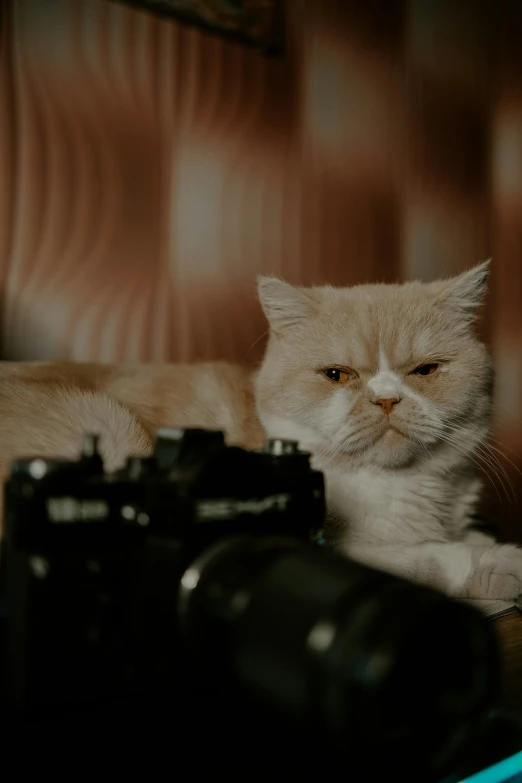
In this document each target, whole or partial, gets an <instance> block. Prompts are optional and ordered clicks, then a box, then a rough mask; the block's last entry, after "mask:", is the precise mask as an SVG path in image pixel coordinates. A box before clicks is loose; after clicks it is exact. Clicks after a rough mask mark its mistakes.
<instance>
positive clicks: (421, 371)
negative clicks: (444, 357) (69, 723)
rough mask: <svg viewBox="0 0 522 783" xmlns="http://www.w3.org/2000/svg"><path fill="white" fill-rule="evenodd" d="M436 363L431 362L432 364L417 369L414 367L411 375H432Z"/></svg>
mask: <svg viewBox="0 0 522 783" xmlns="http://www.w3.org/2000/svg"><path fill="white" fill-rule="evenodd" d="M438 366H439V365H438V364H437V362H433V363H432V364H421V365H420V366H419V367H416V368H415V369H414V370H413V372H412V375H433V373H434V372H435V370H437V369H438Z"/></svg>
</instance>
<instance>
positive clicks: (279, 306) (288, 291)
mask: <svg viewBox="0 0 522 783" xmlns="http://www.w3.org/2000/svg"><path fill="white" fill-rule="evenodd" d="M257 293H258V296H259V301H260V302H261V307H262V308H263V312H264V314H265V315H266V318H267V320H268V323H269V324H270V326H271V327H272V329H273V330H274V331H275V332H280V331H282V330H284V329H287V328H288V327H291V326H297V325H298V324H299V323H302V322H303V321H305V320H306V319H307V318H309V317H310V316H311V315H312V314H313V312H314V310H315V306H316V304H317V303H316V302H315V300H314V299H313V298H312V296H310V294H308V293H307V292H306V291H305V290H303V289H302V288H296V287H295V286H293V285H290V283H286V282H285V281H284V280H280V279H279V278H277V277H258V279H257Z"/></svg>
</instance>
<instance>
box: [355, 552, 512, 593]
mask: <svg viewBox="0 0 522 783" xmlns="http://www.w3.org/2000/svg"><path fill="white" fill-rule="evenodd" d="M345 553H346V554H347V555H348V556H350V557H353V558H354V559H355V560H359V561H360V562H363V563H365V564H367V565H370V566H373V567H374V568H378V569H381V570H383V571H388V572H390V573H393V574H396V575H397V576H402V577H404V578H406V579H411V580H412V581H415V582H419V583H420V584H425V585H428V586H430V587H435V588H436V589H439V590H442V591H443V592H445V593H447V594H448V595H451V596H453V597H455V598H478V599H494V600H503V601H512V600H515V599H516V598H518V597H519V596H521V595H522V549H521V548H519V547H517V546H515V545H514V544H496V543H489V542H488V543H486V542H485V543H478V540H477V543H472V541H471V540H470V541H469V542H468V541H455V542H448V543H424V544H416V545H414V546H404V547H370V546H354V547H348V548H347V549H345Z"/></svg>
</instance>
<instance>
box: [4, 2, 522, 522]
mask: <svg viewBox="0 0 522 783" xmlns="http://www.w3.org/2000/svg"><path fill="white" fill-rule="evenodd" d="M287 7H288V13H287V30H286V39H287V43H286V53H285V56H284V57H282V58H279V59H269V58H267V57H265V56H263V55H262V54H260V53H258V52H257V51H255V50H254V49H250V48H247V47H245V46H242V45H241V44H237V43H231V42H229V41H226V40H223V39H220V38H219V37H217V36H210V35H208V34H205V33H203V32H201V31H199V30H197V29H193V28H188V27H182V26H180V25H178V24H177V23H175V22H171V21H166V20H164V19H160V18H156V17H154V16H152V15H149V14H147V13H145V12H140V11H135V10H133V9H130V8H125V7H124V6H122V5H120V4H118V3H111V2H108V1H107V0H4V2H3V3H2V4H1V6H0V9H1V10H0V14H1V22H0V24H1V27H0V36H1V38H0V41H1V49H0V58H1V59H0V174H1V176H0V280H1V284H2V289H1V292H2V307H1V318H2V325H1V346H2V347H1V351H2V356H3V358H15V359H38V358H55V359H65V358H69V359H74V360H91V359H92V360H102V361H119V360H171V361H177V360H185V359H213V358H227V359H232V360H244V359H245V358H247V359H252V360H255V359H257V358H258V357H259V355H260V352H261V351H262V346H263V335H264V332H265V328H266V327H265V325H264V321H263V318H262V316H261V313H260V310H259V308H258V306H257V305H256V302H255V289H254V280H255V276H256V274H258V273H260V272H265V273H266V272H269V273H274V274H277V275H281V276H284V277H285V278H287V279H288V280H290V281H291V282H295V283H305V284H307V283H321V282H323V281H328V282H331V283H335V284H351V283H357V282H362V281H377V280H379V281H380V280H386V281H392V280H396V279H406V278H409V277H422V278H425V279H430V278H433V277H436V276H439V275H444V274H448V273H454V272H458V271H459V270H461V269H464V268H466V267H468V266H470V265H472V264H474V263H477V262H478V261H480V260H482V259H484V258H487V257H489V256H493V280H492V293H491V297H490V300H489V303H488V308H487V311H486V318H485V322H484V329H485V332H486V334H487V336H488V337H489V338H490V339H491V341H492V345H493V349H494V352H495V358H496V363H497V370H498V388H497V411H498V417H497V418H498V422H497V428H496V438H497V439H498V443H497V447H498V448H502V450H503V451H505V453H506V454H507V455H508V456H509V459H511V460H512V462H513V463H514V465H510V464H509V463H507V467H508V470H509V471H510V473H511V474H512V479H514V480H515V482H517V481H518V479H519V475H518V473H517V470H518V469H521V468H522V456H520V455H521V454H522V345H521V328H520V323H521V317H520V311H521V309H522V45H521V44H520V41H521V40H522V3H520V2H519V0H484V1H483V2H480V3H478V2H475V0H459V2H455V0H411V1H410V2H401V1H399V0H381V1H380V2H379V1H378V0H365V2H364V3H363V2H360V0H322V2H321V0H308V1H307V0H288V2H287ZM256 341H257V342H256ZM499 443H501V444H502V446H500V445H499ZM502 459H503V458H502ZM492 475H493V481H495V482H496V483H497V484H499V482H498V479H495V477H494V474H492ZM518 484H519V486H521V487H522V484H521V483H520V481H518ZM499 492H500V493H501V494H502V490H501V488H500V486H499ZM503 498H504V499H503V513H504V514H505V517H506V519H507V520H509V521H508V523H507V524H508V526H509V527H511V528H512V529H515V527H516V525H517V523H518V511H515V510H514V507H513V506H512V504H511V505H510V504H509V503H508V501H507V499H506V496H505V493H504V495H503Z"/></svg>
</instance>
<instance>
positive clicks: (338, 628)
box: [1, 429, 499, 780]
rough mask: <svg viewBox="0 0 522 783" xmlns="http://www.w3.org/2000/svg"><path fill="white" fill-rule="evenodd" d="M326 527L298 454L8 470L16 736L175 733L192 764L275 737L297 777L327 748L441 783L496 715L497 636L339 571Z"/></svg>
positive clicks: (468, 613) (7, 645) (428, 603)
mask: <svg viewBox="0 0 522 783" xmlns="http://www.w3.org/2000/svg"><path fill="white" fill-rule="evenodd" d="M324 511H325V509H324V480H323V476H322V474H321V473H319V472H318V471H315V470H312V468H311V467H310V459H309V455H308V454H307V453H304V452H302V451H300V450H299V449H298V447H297V445H296V444H295V443H293V442H289V441H284V440H269V441H267V442H266V444H265V447H264V449H263V450H261V451H259V452H254V451H246V450H243V449H241V448H238V447H230V446H227V445H226V444H225V441H224V437H223V434H222V433H221V432H213V431H205V430H196V429H189V430H182V429H162V430H160V431H159V432H158V436H157V440H156V445H155V450H154V453H153V455H152V456H150V457H147V458H138V457H133V458H130V459H129V460H128V462H127V464H126V466H125V467H124V468H123V469H122V470H120V471H117V472H114V473H107V472H105V471H104V469H103V464H102V460H101V457H100V456H99V454H98V451H97V439H96V437H94V436H88V437H86V439H85V446H84V451H83V454H82V456H81V458H80V459H79V460H77V461H68V460H61V459H42V458H39V457H34V458H32V459H24V460H18V461H16V462H14V463H13V465H12V471H11V475H10V478H9V480H8V481H7V484H6V488H5V538H4V542H3V552H2V569H1V573H2V579H3V582H4V593H5V602H6V616H7V617H6V621H5V628H4V640H3V650H4V661H3V667H2V668H3V674H4V688H3V690H4V709H5V710H7V713H8V715H9V716H10V718H9V719H10V722H11V723H13V722H15V723H16V725H22V724H23V725H24V726H28V725H44V724H47V725H49V724H51V723H53V725H54V724H55V723H56V722H58V723H60V722H61V725H66V726H68V728H69V729H70V730H77V731H79V732H80V734H81V729H80V728H79V727H81V726H85V725H86V723H87V724H88V725H91V726H92V725H93V723H95V725H96V726H97V727H98V730H99V731H101V727H102V726H106V727H112V728H111V731H112V737H113V738H114V727H115V726H117V727H118V730H121V731H122V732H123V733H124V735H125V737H126V741H127V742H129V741H130V739H129V738H130V737H131V736H135V737H136V743H137V744H143V741H144V740H143V738H144V735H145V734H146V733H147V732H148V735H149V738H150V737H152V736H153V737H154V738H155V742H156V745H157V744H158V732H161V731H166V727H167V726H171V725H173V724H175V725H177V726H178V729H177V735H176V736H177V737H178V743H180V744H181V746H182V747H183V743H184V742H185V741H188V739H187V737H189V736H193V734H192V728H193V727H194V726H197V731H198V732H199V733H200V734H201V736H202V737H207V738H208V737H212V738H213V739H214V742H216V741H218V740H217V738H219V737H221V741H222V742H225V741H226V742H227V743H230V741H231V736H233V738H234V741H235V742H236V744H239V746H240V747H241V748H242V749H243V751H245V749H246V748H250V749H251V752H255V748H256V746H257V745H258V743H259V741H260V740H259V737H260V734H259V731H258V729H257V728H256V729H254V727H259V726H262V727H263V728H262V735H261V736H262V737H263V742H264V745H265V748H266V747H267V746H268V747H269V749H270V752H271V753H272V754H274V753H275V754H276V755H277V753H278V752H285V753H286V755H287V757H289V756H290V757H291V758H292V759H293V760H294V770H295V769H296V767H295V763H296V756H298V757H299V759H300V762H301V764H304V765H305V767H306V769H308V770H310V766H309V764H310V754H311V753H313V749H314V748H317V746H318V744H319V745H320V747H321V748H322V753H324V752H325V750H326V749H328V752H331V753H341V754H346V753H349V757H350V767H351V768H352V769H354V768H355V767H358V768H359V778H358V779H360V780H363V779H365V778H364V775H363V774H362V770H363V768H364V769H365V770H376V769H377V768H380V766H384V767H385V768H388V766H389V765H390V764H395V765H399V766H398V767H397V768H401V765H402V768H403V776H404V762H405V759H407V760H408V763H407V766H408V767H411V768H412V769H415V765H417V770H416V772H415V774H416V775H417V777H416V778H415V775H414V778H415V779H417V780H421V779H422V780H428V779H431V778H430V777H429V776H430V775H435V777H433V780H438V779H439V778H440V774H442V771H443V770H445V769H446V768H449V766H451V765H453V764H454V762H455V759H456V758H457V756H458V754H459V753H460V752H461V751H462V749H463V748H464V747H465V746H466V743H467V742H468V741H469V740H470V737H472V736H473V734H474V732H476V731H477V730H478V728H479V727H480V726H481V725H482V723H483V721H484V719H485V717H486V716H487V715H488V713H489V711H490V709H491V708H492V706H494V704H495V700H496V697H497V693H498V685H499V683H498V680H499V677H498V674H499V665H498V651H497V646H496V640H495V637H494V635H493V631H492V629H491V627H490V625H489V624H488V623H487V622H486V621H485V620H484V619H483V618H482V616H480V615H479V614H478V613H477V612H475V611H474V610H472V609H470V608H469V607H467V606H464V605H463V604H461V603H458V602H455V601H451V600H450V599H448V598H446V597H445V596H443V595H442V594H439V593H438V592H435V591H432V590H429V589H426V588H422V587H419V586H415V585H413V584H410V583H409V582H406V581H404V580H401V579H398V578H396V577H393V576H391V575H388V574H384V573H381V572H379V571H376V570H373V569H370V568H367V567H365V566H362V565H360V564H357V563H354V562H351V561H348V560H347V559H345V558H343V557H341V556H339V555H337V554H335V553H334V552H333V551H331V549H330V548H329V547H328V546H327V545H325V543H324V538H323V523H324ZM144 716H146V719H145V718H144ZM180 725H181V728H180ZM231 727H233V729H232V728H231ZM133 732H134V734H133ZM277 749H279V750H277ZM245 752H246V751H245ZM262 755H263V757H264V758H266V750H265V752H264V754H262ZM236 758H237V756H236ZM419 764H422V765H426V769H427V770H428V771H429V772H428V771H427V772H426V775H425V776H424V777H422V778H420V777H418V765H419ZM412 765H413V766H412ZM372 774H373V773H372ZM369 779H372V778H369Z"/></svg>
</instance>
